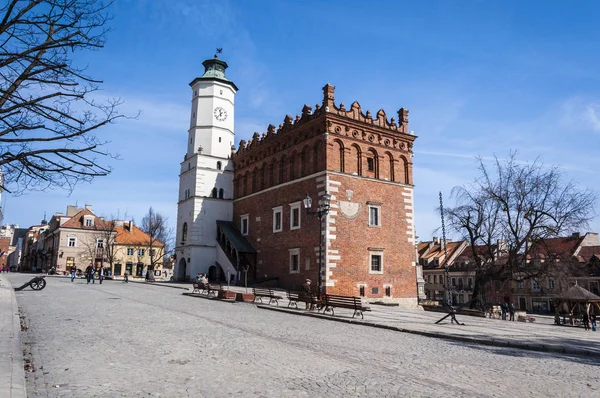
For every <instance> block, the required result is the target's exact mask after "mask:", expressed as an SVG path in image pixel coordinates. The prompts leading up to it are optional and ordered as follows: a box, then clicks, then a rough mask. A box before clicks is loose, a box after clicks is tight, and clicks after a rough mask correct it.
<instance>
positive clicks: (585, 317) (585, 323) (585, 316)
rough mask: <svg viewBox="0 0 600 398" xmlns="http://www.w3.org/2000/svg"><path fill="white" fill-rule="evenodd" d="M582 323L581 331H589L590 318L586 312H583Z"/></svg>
mask: <svg viewBox="0 0 600 398" xmlns="http://www.w3.org/2000/svg"><path fill="white" fill-rule="evenodd" d="M582 321H583V329H584V330H590V316H589V315H588V313H587V311H584V313H583V320H582Z"/></svg>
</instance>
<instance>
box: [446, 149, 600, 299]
mask: <svg viewBox="0 0 600 398" xmlns="http://www.w3.org/2000/svg"><path fill="white" fill-rule="evenodd" d="M478 168H479V171H480V176H479V177H478V178H477V179H475V180H474V181H473V182H472V183H471V184H469V185H465V186H459V187H455V188H454V189H453V191H452V196H453V198H454V200H455V205H454V207H447V208H446V209H445V213H446V217H447V219H448V224H449V226H450V227H451V228H452V229H454V230H455V231H456V232H458V233H459V234H460V235H462V238H463V239H466V240H467V241H468V242H469V243H470V248H469V249H468V250H471V254H472V258H473V260H474V261H475V272H476V275H475V281H474V282H475V283H474V289H473V298H472V300H471V304H470V305H471V308H476V307H480V306H482V305H483V302H482V301H481V300H482V295H483V288H484V285H485V282H486V281H488V280H490V278H493V279H496V280H498V279H500V280H504V281H509V280H517V281H518V280H525V279H533V280H536V279H537V280H539V279H540V278H542V277H545V276H547V275H548V272H549V271H550V268H549V267H551V266H552V264H555V263H556V261H550V258H548V259H547V260H548V261H544V262H542V263H536V264H534V263H533V262H531V263H527V261H526V260H527V259H529V258H531V257H532V256H535V254H536V253H539V252H543V251H545V253H544V255H545V256H546V257H548V256H556V257H557V258H558V257H561V256H565V255H566V254H565V253H555V252H553V251H552V250H550V248H544V247H543V245H544V244H545V242H546V239H548V238H555V237H560V236H565V234H570V233H572V232H576V231H580V230H581V229H582V228H585V227H587V226H588V225H589V221H590V220H591V219H592V218H593V217H594V207H595V204H596V202H597V196H596V194H595V193H593V192H592V191H590V190H588V189H581V188H579V187H578V186H577V185H576V184H575V183H573V182H572V181H565V178H564V173H563V172H562V171H561V170H560V169H559V168H558V167H555V166H553V167H546V166H544V164H543V163H542V162H541V161H540V160H539V159H536V160H535V161H534V162H532V163H521V162H519V161H518V160H517V158H516V152H512V153H511V154H510V156H509V157H508V158H507V159H506V160H501V159H499V158H497V157H496V158H495V162H494V166H493V168H489V167H488V166H486V165H485V163H484V161H483V159H481V158H479V159H478Z"/></svg>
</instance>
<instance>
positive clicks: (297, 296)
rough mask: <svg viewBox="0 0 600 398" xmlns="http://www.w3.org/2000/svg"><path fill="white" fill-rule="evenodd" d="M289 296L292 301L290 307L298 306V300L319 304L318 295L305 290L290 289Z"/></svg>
mask: <svg viewBox="0 0 600 398" xmlns="http://www.w3.org/2000/svg"><path fill="white" fill-rule="evenodd" d="M287 298H288V300H289V301H290V302H289V303H288V308H289V307H292V306H293V307H294V308H298V302H301V303H307V304H315V305H316V304H318V300H317V297H316V296H314V295H312V294H307V293H304V292H293V291H291V290H288V292H287Z"/></svg>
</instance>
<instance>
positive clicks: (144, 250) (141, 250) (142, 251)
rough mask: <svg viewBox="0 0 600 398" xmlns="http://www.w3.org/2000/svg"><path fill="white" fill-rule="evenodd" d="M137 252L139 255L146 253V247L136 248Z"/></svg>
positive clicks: (142, 255)
mask: <svg viewBox="0 0 600 398" xmlns="http://www.w3.org/2000/svg"><path fill="white" fill-rule="evenodd" d="M137 253H138V256H139V257H144V256H145V255H146V249H138V250H137Z"/></svg>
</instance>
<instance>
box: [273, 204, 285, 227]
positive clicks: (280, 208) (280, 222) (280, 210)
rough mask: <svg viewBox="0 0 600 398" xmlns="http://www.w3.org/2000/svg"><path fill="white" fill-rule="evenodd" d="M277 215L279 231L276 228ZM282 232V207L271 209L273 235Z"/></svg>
mask: <svg viewBox="0 0 600 398" xmlns="http://www.w3.org/2000/svg"><path fill="white" fill-rule="evenodd" d="M277 214H279V229H277V228H276V221H277V216H276V215H277ZM281 231H283V206H277V207H273V233H276V232H281Z"/></svg>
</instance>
